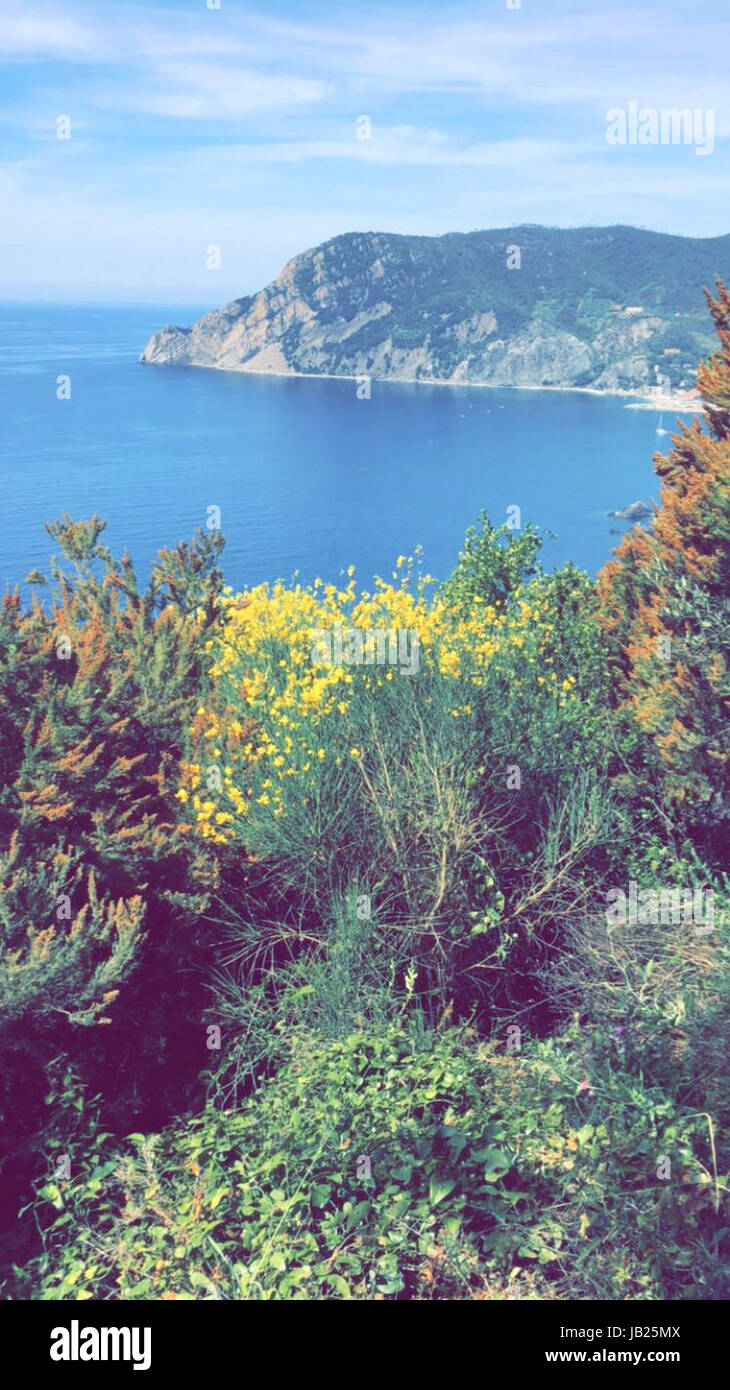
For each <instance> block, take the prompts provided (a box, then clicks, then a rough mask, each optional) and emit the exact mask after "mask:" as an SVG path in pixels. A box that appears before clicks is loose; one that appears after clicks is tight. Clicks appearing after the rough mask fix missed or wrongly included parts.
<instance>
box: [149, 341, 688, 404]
mask: <svg viewBox="0 0 730 1390" xmlns="http://www.w3.org/2000/svg"><path fill="white" fill-rule="evenodd" d="M138 360H139V363H140V365H141V366H143V367H176V366H178V367H197V368H199V369H201V370H203V371H208V372H238V373H239V374H240V375H242V376H269V377H280V378H286V379H289V378H292V377H293V378H295V379H296V380H299V381H306V380H308V379H310V378H311V379H313V380H315V381H365V380H367V379H368V378H367V374H363V375H360V376H355V375H354V374H353V373H351V372H297V371H294V369H293V368H290V369H289V370H287V371H282V370H279V371H266V370H261V369H257V368H256V367H246V366H241V367H224V366H218V365H213V364H212V363H210V362H184V363H183V362H148V361H145V360H144V354H142V355H141V356H140V357H139V359H138ZM370 380H371V381H373V382H375V381H377V382H378V383H379V384H381V385H386V386H387V385H388V383H389V382H394V383H395V384H397V385H401V386H450V387H452V388H456V389H461V388H462V387H468V388H469V389H474V390H480V391H567V392H574V393H575V394H576V395H582V396H611V397H615V398H617V399H619V400H625V401H626V402H627V405H626V406H625V409H626V410H653V411H665V410H666V411H671V412H675V413H677V414H681V415H698V414H701V413H702V410H703V406H702V398H701V397H700V396H699V394H697V393H695V392H694V391H687V392H683V391H675V392H673V393H664V394H657V393H655V392H649V391H643V392H642V391H640V390H636V391H626V390H622V389H620V388H618V387H616V388H604V387H597V386H509V385H506V384H504V383H499V384H497V383H495V382H491V381H454V380H453V378H450V377H418V378H415V377H407V376H380V377H371V378H370Z"/></svg>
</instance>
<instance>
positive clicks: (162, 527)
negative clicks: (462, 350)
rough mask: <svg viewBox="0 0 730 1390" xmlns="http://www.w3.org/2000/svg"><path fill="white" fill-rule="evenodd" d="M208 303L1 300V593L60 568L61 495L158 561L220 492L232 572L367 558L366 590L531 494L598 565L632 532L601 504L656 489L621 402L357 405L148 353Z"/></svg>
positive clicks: (419, 395) (543, 521)
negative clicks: (38, 571)
mask: <svg viewBox="0 0 730 1390" xmlns="http://www.w3.org/2000/svg"><path fill="white" fill-rule="evenodd" d="M206 307H209V306H204V305H191V306H189V307H187V308H180V307H179V306H178V307H176V308H170V306H169V305H167V306H165V305H162V306H160V307H156V306H150V305H144V306H141V307H140V306H123V307H120V306H113V307H112V306H89V305H84V306H70V305H63V306H47V305H32V306H28V305H22V306H21V305H12V304H6V305H3V306H0V325H1V331H0V478H1V480H2V497H3V504H4V525H3V527H2V531H1V533H0V535H1V541H0V553H1V557H2V558H1V562H0V583H2V586H3V588H5V587H6V586H7V585H13V584H15V583H16V582H17V581H18V580H20V579H22V578H23V577H24V575H25V574H26V573H27V571H28V570H29V569H31V568H34V567H39V568H45V567H46V566H47V563H48V560H49V557H50V554H51V551H52V543H51V541H50V538H49V537H48V535H47V534H46V532H45V530H44V522H45V521H46V520H49V519H52V518H54V517H56V516H58V515H59V514H60V513H61V511H63V510H66V511H68V512H70V514H71V515H72V516H73V517H75V518H81V517H88V516H91V515H92V513H94V512H97V513H99V514H100V515H101V516H103V517H105V518H106V519H107V521H108V529H107V533H106V539H107V541H108V543H109V545H110V546H111V548H112V550H114V551H115V553H121V552H122V551H123V550H124V549H127V550H128V551H129V553H130V555H131V557H132V560H133V561H134V564H135V565H136V566H137V568H138V570H139V571H140V572H141V573H142V574H143V575H145V576H146V574H147V572H148V570H149V566H150V563H151V561H152V559H153V557H154V555H155V554H156V552H157V550H158V549H159V548H160V547H161V546H166V545H172V544H174V543H175V542H177V541H178V540H180V539H183V538H187V537H190V536H191V535H192V533H193V532H194V531H195V529H196V527H198V526H201V525H205V523H206V519H207V516H208V508H209V507H211V506H217V507H220V510H221V524H222V529H223V532H224V534H225V536H226V541H227V545H226V552H225V569H226V576H227V579H228V582H229V583H231V584H233V585H235V586H241V585H244V584H252V583H257V582H260V581H261V580H265V579H269V580H271V579H275V578H278V577H281V578H285V579H286V578H289V577H290V576H291V575H292V573H293V572H295V571H298V572H299V574H300V575H301V577H302V578H303V579H304V580H311V579H313V578H314V577H315V576H316V575H320V576H321V577H322V578H324V579H334V578H336V577H337V576H338V574H339V573H340V571H341V570H342V569H343V568H346V567H347V566H348V565H350V564H354V565H355V566H356V568H357V573H358V576H359V578H360V579H361V581H362V582H363V584H364V585H365V586H367V584H368V583H369V582H370V581H371V580H372V577H373V575H374V574H382V575H384V576H387V575H389V574H390V572H391V571H392V569H393V565H394V562H395V559H396V557H397V556H398V555H400V554H405V555H409V554H412V553H413V548H414V546H415V545H416V544H418V543H420V544H421V545H422V546H423V549H424V560H425V566H426V568H427V569H428V570H429V571H430V572H431V573H432V574H435V575H436V576H437V577H443V576H445V575H446V574H447V573H448V572H449V570H450V569H451V567H452V566H453V564H454V561H455V559H456V557H457V554H458V551H459V548H460V544H461V542H462V539H463V536H464V532H465V530H466V528H467V526H469V524H470V523H471V522H472V521H473V520H474V519H475V518H476V516H477V514H478V512H479V511H480V509H481V508H483V507H484V508H486V509H487V511H488V512H489V514H490V516H491V517H492V519H493V520H494V521H495V522H497V523H499V522H501V521H504V520H506V516H507V508H508V507H513V506H519V507H520V509H521V514H522V521H523V523H524V522H527V521H531V522H534V523H536V524H538V525H539V526H542V527H544V528H546V530H548V531H550V532H554V533H555V535H556V536H557V539H556V540H550V541H547V542H546V544H545V548H544V552H543V559H544V562H545V563H546V564H547V565H548V566H549V567H552V566H554V565H556V564H560V563H562V562H563V561H564V560H566V559H571V560H573V561H574V562H575V563H576V564H578V565H581V566H583V567H584V568H586V569H587V570H589V571H590V572H592V573H594V572H595V571H596V570H597V569H598V568H599V567H600V566H601V565H602V564H603V562H604V561H605V560H606V559H607V557H608V556H609V554H610V551H611V549H612V547H613V546H615V545H616V544H617V542H618V540H619V538H620V537H619V536H618V535H612V534H611V530H612V528H614V529H615V528H619V529H622V526H621V523H620V522H617V521H615V520H611V519H609V518H608V517H607V515H606V513H607V512H608V511H609V510H610V509H612V508H618V507H622V506H624V505H625V504H626V503H628V502H632V501H634V500H635V499H637V498H641V499H643V500H645V501H649V499H650V498H651V497H652V496H656V495H657V490H658V489H657V480H656V478H655V477H654V475H653V471H652V461H651V460H652V454H653V453H654V452H655V450H656V449H657V448H658V447H659V446H660V445H661V447H662V448H663V449H665V448H666V447H667V446H668V444H669V437H668V436H666V437H664V438H661V437H658V436H657V434H656V430H657V425H658V423H659V420H658V416H657V415H656V414H655V413H654V412H652V411H637V410H629V409H626V407H625V404H624V402H623V401H621V400H618V399H612V398H599V397H595V396H589V395H583V394H581V393H579V392H571V393H564V392H551V391H540V392H537V391H508V390H492V389H476V388H454V387H437V386H425V385H418V386H416V385H401V384H397V383H378V382H373V383H372V396H371V399H370V400H358V398H357V394H356V387H355V383H354V382H353V381H336V380H331V381H327V380H322V379H317V378H308V379H290V378H276V377H256V376H246V375H243V374H239V373H228V372H214V371H205V370H199V369H179V368H156V367H142V366H140V365H139V363H138V361H137V358H138V356H139V353H140V352H141V350H142V348H143V347H144V345H145V343H146V341H147V339H148V338H149V336H150V335H151V333H152V332H153V331H154V330H155V329H157V328H159V327H160V326H161V325H162V324H163V323H167V322H173V323H178V324H188V323H190V322H192V321H193V319H195V318H197V317H199V316H200V314H201V313H202V312H204V311H205V308H206ZM61 375H65V376H68V377H70V384H71V398H70V399H69V400H59V399H58V398H57V394H56V392H57V386H56V381H57V377H59V376H61ZM673 423H674V417H672V418H671V419H670V418H667V419H665V421H664V424H665V426H669V427H672V426H673Z"/></svg>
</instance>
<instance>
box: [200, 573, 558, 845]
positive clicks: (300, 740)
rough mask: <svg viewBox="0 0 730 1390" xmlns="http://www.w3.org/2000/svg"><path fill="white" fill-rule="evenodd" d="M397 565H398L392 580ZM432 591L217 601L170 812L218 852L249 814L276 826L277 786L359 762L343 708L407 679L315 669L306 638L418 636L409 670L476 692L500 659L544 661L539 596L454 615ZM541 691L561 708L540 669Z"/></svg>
mask: <svg viewBox="0 0 730 1390" xmlns="http://www.w3.org/2000/svg"><path fill="white" fill-rule="evenodd" d="M402 563H404V560H403V557H399V561H398V567H399V568H400V567H401V565H402ZM394 578H395V575H394ZM432 583H433V581H432V580H430V579H428V578H426V579H424V580H419V581H418V582H417V583H416V584H415V585H414V587H411V574H410V569H409V570H408V571H407V572H406V573H405V574H403V576H402V578H401V582H400V584H399V585H398V586H397V587H396V586H395V585H393V584H388V583H386V582H385V581H383V580H376V581H375V587H374V590H373V592H360V593H359V594H358V593H357V592H356V587H355V579H354V577H353V574H352V570H349V571H348V580H347V583H346V584H345V586H344V587H342V588H338V587H337V586H336V585H334V584H323V583H322V581H321V580H315V581H314V584H313V585H311V586H306V587H305V586H301V585H299V584H297V585H293V586H289V587H288V586H286V585H284V584H282V583H277V584H273V585H267V584H262V585H259V586H258V587H256V588H254V589H250V590H247V591H246V592H244V593H242V594H239V595H234V594H233V593H232V592H230V591H226V592H225V594H224V596H223V599H222V605H221V623H220V630H219V635H218V638H217V640H216V642H215V643H213V644H212V646H213V655H214V660H213V664H212V666H211V668H210V674H211V676H212V677H213V679H214V698H213V700H212V701H211V705H210V707H209V708H207V707H203V708H202V709H200V710H199V711H198V719H197V720H196V727H195V729H194V730H193V733H194V737H195V740H196V744H197V747H198V750H199V752H198V758H197V761H196V762H195V763H191V764H188V765H187V766H186V767H185V768H184V778H183V785H182V787H181V788H180V791H179V792H178V796H179V798H180V800H181V801H183V802H188V801H190V803H191V809H192V811H193V813H194V816H195V820H196V823H197V826H198V829H199V831H200V833H201V834H202V835H203V836H204V837H205V838H208V839H212V840H214V841H216V842H220V843H226V842H227V841H228V840H229V839H230V838H231V834H232V832H231V827H232V826H233V825H234V823H235V822H236V820H238V819H239V818H240V817H242V816H246V815H248V814H249V813H250V811H251V808H252V807H253V806H261V807H267V808H269V813H270V814H271V815H273V816H274V817H276V818H278V817H280V816H282V815H283V814H284V809H285V805H286V792H287V789H286V782H287V779H289V778H299V779H302V778H303V779H305V782H306V781H307V780H309V781H310V782H311V780H312V779H311V774H312V771H313V769H314V768H315V767H316V765H317V764H318V763H322V762H324V761H325V760H326V759H328V758H329V759H332V760H333V761H334V762H335V763H336V765H337V766H340V765H341V764H342V762H343V760H344V761H348V760H353V761H355V762H358V761H360V760H362V758H363V750H362V748H360V747H358V746H353V747H349V740H347V731H348V723H347V715H348V711H349V710H350V707H351V702H352V699H353V696H354V695H355V694H356V693H359V692H361V691H362V689H363V688H365V689H368V688H369V689H371V690H372V691H373V692H374V691H375V690H377V688H378V687H382V686H383V685H384V683H385V682H392V681H393V680H399V681H404V680H407V679H410V680H413V679H417V677H415V676H413V675H411V676H405V675H403V674H401V673H399V672H398V669H397V665H395V664H393V665H390V664H385V665H382V664H381V665H378V664H377V663H373V664H370V665H367V664H363V665H348V664H347V663H346V660H345V659H342V660H341V661H340V664H334V662H333V664H317V662H315V661H314V660H313V645H314V637H315V634H316V633H323V632H325V633H333V632H335V631H336V630H338V629H339V630H340V631H342V630H345V629H346V630H348V631H352V630H353V629H355V630H359V631H361V632H363V633H366V632H378V631H380V632H391V631H393V630H395V631H400V632H407V633H409V634H413V633H417V635H418V655H419V669H423V668H424V667H425V668H428V667H429V666H430V669H431V671H432V672H433V671H435V670H438V672H439V673H440V675H441V676H442V677H445V678H447V679H454V680H456V679H459V680H461V681H462V682H466V683H467V684H468V685H471V686H473V687H476V688H478V687H480V686H482V685H483V684H484V683H485V680H486V672H487V668H488V667H489V665H490V663H491V662H492V660H493V658H494V656H495V655H496V654H497V653H498V652H500V651H507V652H508V651H509V649H510V648H514V649H516V650H522V649H524V648H525V647H526V646H527V648H528V652H526V653H525V656H526V659H529V661H531V662H532V663H540V662H542V661H545V660H546V659H545V657H544V656H542V655H541V650H542V648H543V647H544V645H545V641H546V640H547V638H548V637H549V630H548V629H547V628H546V627H545V616H544V611H543V607H542V604H541V601H540V599H539V596H538V597H537V598H529V597H519V596H518V598H517V601H516V602H515V603H514V604H512V605H511V606H510V607H509V608H507V609H504V610H499V609H497V608H495V607H493V606H491V605H490V604H487V603H485V602H483V601H480V600H478V599H477V600H475V601H474V603H473V605H472V608H471V611H470V612H468V613H467V614H466V615H465V614H464V613H463V612H458V611H457V610H456V609H455V608H453V607H450V606H448V605H447V604H445V603H444V602H443V601H441V600H440V599H439V598H438V597H431V596H430V595H429V593H428V587H429V585H430V584H432ZM536 634H537V636H536ZM542 681H543V683H548V684H550V685H554V687H555V690H556V695H557V697H558V698H570V695H569V693H566V695H562V696H561V694H560V687H559V686H558V683H557V678H556V677H555V674H554V672H552V671H551V670H550V661H549V658H547V661H546V664H545V675H544V676H543V678H542ZM573 684H574V678H573V677H570V678H569V680H568V681H563V682H562V691H564V692H570V691H571V690H572V687H573ZM461 689H462V693H465V692H464V691H463V686H462V687H461ZM457 698H458V697H457ZM451 713H452V714H453V716H454V717H455V718H456V717H464V716H469V715H471V714H472V706H471V704H469V703H463V702H462V703H457V704H456V705H455V706H454V707H453V708H452V709H451ZM338 724H339V725H340V727H341V734H338V732H337V728H338ZM323 725H324V726H325V727H324V728H323V729H322V732H321V733H320V732H319V731H320V727H321V726H323ZM360 733H361V734H362V731H361V730H360ZM325 734H326V736H325ZM350 736H352V734H350ZM223 748H225V753H224V752H222V749H223ZM333 748H334V750H335V751H333ZM328 749H329V751H328ZM219 760H222V763H223V764H224V766H222V767H221V766H220V763H219ZM308 774H309V777H308ZM211 782H212V783H213V786H214V788H215V790H214V791H213V790H211Z"/></svg>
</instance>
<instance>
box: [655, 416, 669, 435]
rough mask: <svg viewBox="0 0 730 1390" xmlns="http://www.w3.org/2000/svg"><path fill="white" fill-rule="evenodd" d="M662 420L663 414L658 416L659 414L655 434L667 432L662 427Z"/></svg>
mask: <svg viewBox="0 0 730 1390" xmlns="http://www.w3.org/2000/svg"><path fill="white" fill-rule="evenodd" d="M663 420H664V416H663V415H660V416H659V424H658V425H657V431H656V432H657V434H667V433H668V431H667V430H665V429H662V422H663Z"/></svg>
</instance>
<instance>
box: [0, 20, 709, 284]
mask: <svg viewBox="0 0 730 1390" xmlns="http://www.w3.org/2000/svg"><path fill="white" fill-rule="evenodd" d="M211 3H213V0H211ZM513 3H515V0H513ZM729 40H730V9H729V7H728V0H698V2H697V3H695V4H688V3H687V0H645V3H643V4H641V3H637V4H628V3H624V2H623V0H619V3H617V4H610V3H605V2H604V0H522V3H521V6H520V8H519V9H510V8H508V3H507V0H481V3H479V4H462V3H459V0H442V3H439V4H432V3H429V0H419V3H399V0H390V3H388V4H387V5H382V6H381V5H379V4H377V3H376V4H366V3H360V0H346V2H345V3H339V4H329V3H327V2H326V0H325V2H324V3H319V4H307V3H306V0H301V3H294V0H265V3H253V4H244V3H240V0H221V8H220V10H210V9H208V8H207V5H206V0H174V2H173V0H166V2H165V3H146V4H128V3H126V0H111V3H105V2H104V0H93V2H92V3H87V2H86V0H79V3H76V0H63V3H57V0H48V3H46V0H25V2H24V0H0V63H1V64H2V83H1V87H0V92H1V93H2V95H1V96H0V132H1V133H0V209H1V211H0V245H1V247H2V254H1V255H0V297H3V298H16V299H22V298H59V299H99V300H114V299H119V300H122V299H125V300H126V299H129V300H148V301H154V302H157V303H162V302H168V303H171V304H174V303H176V302H177V303H186V304H191V303H200V304H207V303H210V304H219V303H223V302H225V301H226V300H228V299H230V298H233V297H234V296H236V295H240V294H244V293H248V292H249V291H252V290H255V289H257V288H259V287H260V286H261V285H262V284H264V283H265V282H266V281H267V280H269V279H271V278H272V277H273V276H274V275H275V274H276V273H277V272H278V271H279V270H280V268H281V266H282V265H283V264H284V263H285V261H286V260H288V259H289V257H290V256H292V255H295V254H296V253H297V251H300V250H303V249H304V248H305V247H307V246H311V245H313V244H315V243H317V242H319V241H323V240H325V239H326V238H327V237H330V236H334V235H336V234H337V233H339V232H343V231H352V230H358V229H360V230H363V229H378V230H384V231H396V232H408V233H429V234H433V233H439V232H445V231H451V230H457V231H469V230H471V229H473V228H476V227H495V226H508V225H511V224H514V223H520V222H547V223H551V224H557V225H563V226H575V225H582V224H586V223H600V224H605V223H611V222H630V223H634V224H636V225H641V226H647V227H653V228H657V229H659V230H662V231H672V232H684V233H691V234H695V235H714V234H717V233H722V232H727V231H729V230H730V218H728V214H727V209H728V207H730V197H729V194H730V111H729V110H728V90H729V86H730V84H729V83H728V76H727V59H728V53H729V52H730V42H729ZM632 100H635V101H638V103H639V104H640V106H646V107H653V108H656V109H657V110H659V109H661V108H663V107H691V108H701V109H702V110H706V109H707V108H711V109H712V110H713V111H714V113H715V127H716V137H715V148H714V150H713V152H712V154H711V155H709V156H701V155H698V154H697V152H696V150H695V148H693V147H692V146H684V145H679V146H634V147H629V146H609V145H608V144H607V141H606V113H607V111H608V110H609V109H611V108H614V107H618V106H620V107H624V106H627V105H628V103H629V101H632ZM59 116H68V117H69V118H70V121H71V139H70V140H59V139H58V138H57V133H56V130H57V119H58V117H59ZM361 116H367V117H368V118H369V120H370V122H371V138H370V139H369V140H364V139H358V138H357V121H358V118H359V117H361ZM210 245H218V246H220V248H221V268H220V269H219V270H210V269H208V268H207V266H206V249H207V247H208V246H210Z"/></svg>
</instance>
